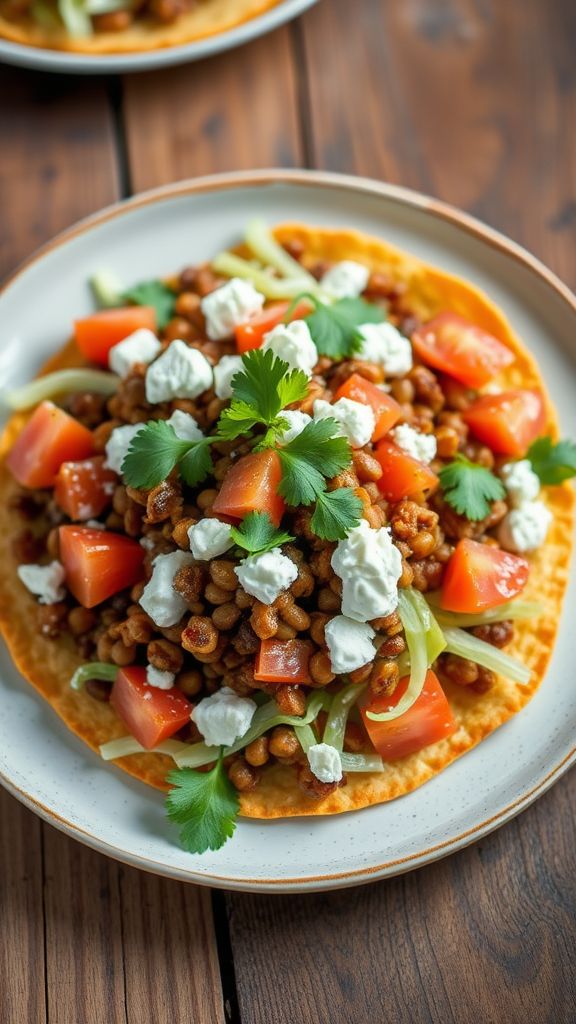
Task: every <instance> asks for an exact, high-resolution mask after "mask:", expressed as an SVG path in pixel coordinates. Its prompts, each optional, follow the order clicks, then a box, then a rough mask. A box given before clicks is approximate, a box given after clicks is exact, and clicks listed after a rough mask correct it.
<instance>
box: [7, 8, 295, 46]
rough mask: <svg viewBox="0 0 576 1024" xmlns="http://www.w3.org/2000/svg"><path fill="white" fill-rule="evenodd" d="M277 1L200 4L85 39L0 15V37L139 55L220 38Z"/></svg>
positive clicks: (30, 21)
mask: <svg viewBox="0 0 576 1024" xmlns="http://www.w3.org/2000/svg"><path fill="white" fill-rule="evenodd" d="M279 3H280V0H203V2H202V3H200V4H198V6H197V7H195V8H194V10H192V11H189V12H188V13H187V14H182V15H181V17H179V18H178V19H177V20H176V21H174V22H172V23H171V24H170V25H162V24H159V23H158V22H157V21H155V20H154V19H152V18H150V19H145V18H138V19H137V20H136V21H135V22H134V24H133V25H131V26H130V27H129V28H126V29H123V30H122V31H121V32H98V33H96V34H95V35H93V36H90V37H89V38H87V39H74V38H72V37H71V36H69V35H68V33H67V32H66V31H65V30H64V29H63V28H45V27H42V26H41V25H39V24H38V23H37V22H34V21H33V20H32V19H31V18H29V19H27V20H26V21H24V20H23V21H18V22H15V21H9V20H8V19H7V18H3V17H2V16H1V15H0V37H3V38H4V39H10V40H11V41H12V42H14V43H22V44H23V45H24V46H35V47H37V48H40V49H44V50H65V51H67V52H68V53H85V54H89V55H96V56H98V55H99V54H100V55H101V54H108V53H140V52H143V51H146V50H160V49H165V48H167V47H169V46H183V45H184V44H185V43H192V42H197V41H199V40H200V39H207V38H208V37H209V36H216V35H220V34H221V33H223V32H228V31H230V30H231V29H233V28H237V27H238V26H239V25H242V24H244V22H246V21H250V20H251V19H252V18H257V17H258V15H260V14H264V12H265V11H269V10H270V9H271V8H272V7H277V6H278V4H279Z"/></svg>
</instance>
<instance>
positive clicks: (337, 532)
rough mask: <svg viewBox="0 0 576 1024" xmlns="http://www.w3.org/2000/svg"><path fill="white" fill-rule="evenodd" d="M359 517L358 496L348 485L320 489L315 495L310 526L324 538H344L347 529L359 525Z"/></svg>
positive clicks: (360, 513)
mask: <svg viewBox="0 0 576 1024" xmlns="http://www.w3.org/2000/svg"><path fill="white" fill-rule="evenodd" d="M361 518H362V502H361V501H360V498H358V497H357V496H356V495H355V494H354V491H353V490H352V489H351V488H350V487H337V488H336V489H335V490H334V491H321V492H320V494H318V495H317V496H316V507H315V509H314V513H313V515H312V518H311V520H310V526H311V528H312V530H313V531H314V533H315V534H317V536H318V537H322V538H323V539H324V540H344V538H345V537H346V536H347V535H348V531H349V530H351V529H353V527H355V526H358V525H359V523H360V519H361Z"/></svg>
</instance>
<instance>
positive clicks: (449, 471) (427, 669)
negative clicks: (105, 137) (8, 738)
mask: <svg viewBox="0 0 576 1024" xmlns="http://www.w3.org/2000/svg"><path fill="white" fill-rule="evenodd" d="M92 283H93V288H94V292H95V295H96V296H97V298H98V300H99V303H100V305H101V306H102V307H103V308H101V309H100V310H98V311H97V312H95V313H94V314H93V315H91V316H88V317H86V318H84V319H81V320H77V321H76V322H75V326H74V339H73V341H71V342H70V343H69V345H68V346H67V348H66V349H65V350H64V351H63V352H62V353H60V354H59V355H58V356H56V357H55V359H54V360H52V362H51V364H50V365H49V366H48V367H47V368H46V372H45V373H44V374H43V375H42V376H41V377H39V378H38V379H36V380H35V381H33V382H32V383H31V384H29V385H26V386H25V387H23V388H21V389H20V390H18V391H15V392H12V393H11V394H9V395H8V396H7V397H8V402H9V403H10V404H11V406H12V408H13V409H16V410H20V411H18V412H17V413H16V414H15V416H14V417H13V418H12V420H11V421H10V423H9V424H8V427H7V430H6V432H5V434H4V439H3V450H4V453H5V454H6V458H5V460H4V464H3V468H2V476H1V477H0V485H1V489H2V494H3V501H2V510H3V511H2V513H1V516H0V533H1V534H2V540H1V542H0V544H1V545H2V547H1V549H0V554H1V555H3V557H4V562H3V564H4V565H5V567H6V569H5V572H4V578H3V581H2V583H1V584H0V597H1V598H2V620H3V630H4V633H5V635H6V639H7V641H8V644H9V645H10V647H11V650H12V653H13V656H14V658H15V660H16V662H17V664H18V665H19V667H20V668H21V670H22V671H23V673H24V675H25V676H27V677H28V678H29V679H30V680H31V681H32V682H33V683H34V685H35V686H36V687H37V688H38V689H39V690H40V691H41V692H42V693H43V694H44V695H45V696H46V697H47V698H48V700H49V701H50V702H51V703H52V704H53V706H54V707H55V709H56V710H57V711H58V713H59V714H60V715H61V716H62V717H63V718H64V719H65V720H66V721H67V722H68V724H69V725H70V726H71V728H72V729H74V731H75V732H77V733H78V734H79V735H80V736H82V738H84V739H85V740H86V741H87V742H88V743H90V744H91V745H92V746H93V747H96V748H99V749H100V752H101V754H102V757H103V758H105V759H107V760H110V759H111V760H115V761H117V763H118V764H119V765H120V766H121V767H124V768H125V769H126V770H127V771H129V772H131V773H132V774H135V775H137V776H138V777H139V778H142V779H143V780H145V781H147V782H149V783H150V784H152V785H156V786H158V787H160V788H164V789H168V795H167V797H166V803H167V810H168V815H169V817H170V818H171V819H172V820H173V821H174V822H175V823H176V824H177V825H179V826H180V834H181V840H182V843H183V844H184V846H185V848H186V849H187V850H189V851H190V852H193V853H202V852H203V851H205V850H206V849H217V848H218V847H219V846H221V845H222V844H223V843H224V842H225V841H226V839H227V838H228V837H229V836H231V835H232V833H233V831H234V828H235V820H236V817H237V815H238V813H242V814H244V815H247V816H253V817H260V818H268V817H282V816H288V815H294V814H329V813H335V812H338V811H344V810H350V809H354V808H360V807H365V806H367V805H369V804H373V803H380V802H383V801H385V800H388V799H391V798H393V797H396V796H400V795H402V794H404V793H407V792H409V791H410V790H412V789H414V788H415V787H416V786H419V785H421V784H422V783H423V782H425V781H426V780H427V779H429V778H430V777H431V776H432V775H434V774H436V773H437V772H438V771H440V770H441V769H442V768H443V767H445V766H446V765H448V764H449V763H450V762H451V761H452V760H454V759H455V758H456V757H458V756H459V755H461V754H462V753H464V752H465V751H467V750H469V749H470V748H471V747H473V746H474V745H475V744H476V743H478V742H479V741H480V740H481V739H482V738H483V737H484V736H486V735H487V734H488V733H490V732H491V731H492V730H493V729H495V728H496V727H497V726H499V725H500V724H502V723H503V722H504V721H505V720H506V719H507V718H509V717H510V716H511V715H512V714H514V713H515V712H517V711H518V710H520V709H521V708H522V706H523V705H524V704H526V703H527V701H528V700H529V698H530V696H531V695H532V694H533V692H534V691H535V689H536V688H537V686H538V685H539V683H540V682H541V680H542V677H543V674H544V670H545V666H546V662H547V659H548V656H549V653H550V651H551V648H552V644H553V639H554V632H555V629H556V625H557V620H558V613H559V608H560V603H561V599H562V594H563V591H564V587H565V582H566V574H567V562H568V557H569V550H570V534H571V517H572V504H573V498H572V489H571V487H570V485H568V484H566V483H565V481H567V480H568V478H569V477H571V476H573V475H574V474H575V473H576V446H575V445H574V444H572V443H571V442H568V441H558V437H557V427H556V422H555V418H554V413H553V409H552V406H551V404H550V402H549V399H548V398H547V396H546V394H545V391H544V388H543V384H542V381H541V379H540V376H539V374H538V371H537V368H536V366H535V364H534V362H533V360H532V359H531V357H530V356H529V354H528V353H527V352H526V350H525V349H524V348H523V347H522V346H521V345H520V343H519V342H518V340H517V339H516V338H515V336H514V335H513V334H512V332H511V330H510V328H509V326H508V325H507V323H506V321H505V320H504V318H503V316H502V314H500V313H499V311H498V310H497V309H496V308H495V307H494V306H492V304H491V303H490V302H489V300H488V299H487V298H486V297H485V296H483V295H482V294H481V293H479V292H478V291H477V290H476V289H475V288H473V287H472V286H471V285H468V284H465V283H464V282H462V281H460V280H459V279H457V278H454V277H450V276H449V275H446V274H443V273H440V272H439V271H437V270H434V269H433V268H429V267H427V266H425V265H424V264H422V263H420V262H419V261H417V260H415V259H414V258H413V257H408V256H405V255H404V254H402V253H399V252H397V251H396V250H394V249H392V248H391V247H390V246H388V245H386V244H385V243H384V242H380V241H377V240H375V239H370V238H366V237H364V236H361V235H358V234H357V233H355V232H352V231H329V230H325V229H322V230H320V229H312V228H307V227H305V226H302V225H283V226H282V227H280V228H277V229H276V230H275V232H273V233H272V232H270V231H269V230H268V229H267V228H266V227H265V226H264V225H263V224H261V223H254V224H251V225H250V226H249V228H248V230H247V234H246V238H245V240H244V243H243V244H242V245H241V246H239V247H238V248H237V250H235V251H233V252H225V253H221V254H220V255H219V256H217V257H216V258H215V259H213V260H212V261H211V262H210V263H206V264H203V265H200V266H196V267H188V268H186V269H184V270H183V271H182V272H181V273H180V274H179V275H178V276H176V277H174V278H170V279H166V280H164V281H160V280H154V281H146V282H144V283H141V284H138V285H135V286H133V287H131V288H126V287H125V285H123V284H119V283H118V282H117V281H116V280H114V279H113V278H112V277H111V276H110V275H106V276H102V275H100V276H98V278H96V279H95V280H94V281H93V282H92ZM30 409H32V410H33V411H32V413H31V415H30ZM23 410H27V411H26V412H24V411H23ZM11 566H12V567H13V569H11Z"/></svg>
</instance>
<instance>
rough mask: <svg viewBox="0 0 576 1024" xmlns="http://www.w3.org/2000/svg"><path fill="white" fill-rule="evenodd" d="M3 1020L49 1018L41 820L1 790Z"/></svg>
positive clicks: (36, 1022) (0, 991)
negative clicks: (47, 1014)
mask: <svg viewBox="0 0 576 1024" xmlns="http://www.w3.org/2000/svg"><path fill="white" fill-rule="evenodd" d="M0 908H1V924H0V1020H1V1021H7V1022H10V1021H30V1022H33V1024H44V1022H45V1021H46V996H45V978H44V966H45V965H44V919H43V908H42V846H41V823H40V821H39V820H38V818H36V817H35V816H34V815H33V814H32V813H31V812H30V811H27V810H26V809H25V808H24V807H22V805H21V804H19V803H17V802H16V800H14V799H13V797H11V796H8V793H6V792H4V790H0Z"/></svg>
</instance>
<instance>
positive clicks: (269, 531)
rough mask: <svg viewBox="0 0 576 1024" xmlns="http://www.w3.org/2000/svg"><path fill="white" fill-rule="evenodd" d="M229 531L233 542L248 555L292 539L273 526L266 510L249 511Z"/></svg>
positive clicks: (261, 551)
mask: <svg viewBox="0 0 576 1024" xmlns="http://www.w3.org/2000/svg"><path fill="white" fill-rule="evenodd" d="M230 532H231V535H232V539H233V540H234V543H235V544H237V545H238V547H240V548H244V550H245V551H247V552H248V554H250V555H263V554H264V553H265V552H266V551H271V550H272V548H278V547H280V545H281V544H289V543H290V541H291V540H294V537H292V536H291V534H289V533H286V531H285V530H278V529H277V528H276V527H275V526H274V523H273V522H272V520H271V519H270V516H269V515H268V513H267V512H250V513H249V514H248V515H247V516H245V517H244V519H243V520H242V522H241V523H240V526H232V527H231V529H230Z"/></svg>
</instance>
